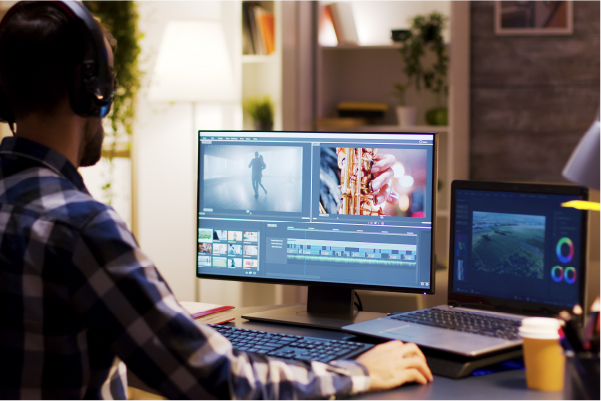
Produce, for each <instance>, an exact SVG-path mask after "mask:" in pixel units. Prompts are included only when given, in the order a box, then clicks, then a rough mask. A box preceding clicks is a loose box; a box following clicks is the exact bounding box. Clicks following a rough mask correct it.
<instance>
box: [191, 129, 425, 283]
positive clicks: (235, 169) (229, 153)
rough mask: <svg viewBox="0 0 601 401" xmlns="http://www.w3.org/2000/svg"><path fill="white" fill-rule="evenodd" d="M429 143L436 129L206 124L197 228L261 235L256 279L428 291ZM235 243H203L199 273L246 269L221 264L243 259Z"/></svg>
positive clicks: (231, 273)
mask: <svg viewBox="0 0 601 401" xmlns="http://www.w3.org/2000/svg"><path fill="white" fill-rule="evenodd" d="M244 135H248V136H244ZM433 145H434V136H433V135H432V134H369V135H366V134H340V133H310V132H307V133H299V132H295V133H286V132H272V133H262V132H200V136H199V185H198V190H199V196H198V202H199V204H198V211H199V216H198V218H199V220H198V227H199V229H210V230H213V231H219V230H223V231H228V232H231V231H234V230H241V231H245V230H246V231H252V232H256V233H258V235H257V244H256V246H257V255H256V258H255V260H256V263H257V269H255V270H256V271H254V272H252V275H253V276H256V277H263V278H275V279H283V280H297V281H298V280H302V281H316V282H342V283H357V284H366V285H379V286H395V287H410V288H419V287H424V289H428V288H430V268H431V247H430V244H431V241H432V203H433V202H432V199H433V197H432V188H433V187H434V185H433V177H434V170H433V165H434V147H433ZM351 161H352V163H355V164H352V163H351ZM353 166H354V167H353ZM345 174H346V177H347V178H346V181H345V179H344V177H343V176H345ZM345 186H346V190H345V189H344V188H345ZM353 191H356V193H357V196H355V197H354V198H353V199H351V195H349V193H351V192H353ZM359 191H361V192H359ZM345 197H346V198H345ZM343 198H345V199H347V201H343V200H342V199H343ZM343 202H346V203H345V205H343ZM349 205H350V206H349ZM287 223H294V228H293V229H290V228H289V226H290V225H289V224H287ZM305 231H306V232H305ZM318 232H322V233H323V232H328V233H329V234H325V235H326V236H327V240H324V234H322V235H321V236H320V235H318V234H317V233H318ZM376 233H377V234H378V236H374V235H373V234H376ZM403 236H404V237H403ZM380 237H382V238H380ZM409 237H412V238H413V239H412V240H410V241H409V240H407V238H409ZM200 243H201V240H200V238H199V244H200ZM319 243H320V244H322V245H321V249H319V253H316V254H313V252H315V251H316V250H317V248H315V247H317V244H319ZM218 244H219V245H221V243H218ZM230 245H233V246H234V247H233V249H231V252H233V255H232V254H229V252H230V248H231V247H230ZM236 245H240V244H239V243H236V242H233V243H231V244H230V243H229V242H228V247H227V252H228V253H227V254H225V255H224V254H222V253H221V252H223V251H224V250H225V249H224V248H223V247H222V246H218V247H215V246H213V249H212V252H211V253H210V255H209V254H208V253H200V251H199V263H198V273H199V274H215V275H228V276H236V275H244V274H246V272H244V271H236V270H234V269H232V270H227V271H226V270H224V269H218V268H217V267H221V266H217V265H216V264H215V263H218V264H220V265H221V264H223V263H224V262H223V258H225V259H226V261H225V263H226V266H227V267H230V266H229V265H231V264H232V263H234V264H235V263H239V262H236V260H235V259H238V258H237V256H238V255H239V253H237V252H240V249H239V248H237V247H236ZM324 246H325V247H326V248H325V249H324ZM295 249H298V250H299V252H298V253H295V252H294V250H295ZM216 251H218V252H219V253H216ZM242 252H243V253H244V248H243V249H242ZM207 257H210V258H212V260H211V261H208V260H207V259H206V258H207ZM242 259H244V257H243V258H242ZM249 263H250V262H249ZM259 266H260V269H259V268H258V267H259ZM341 266H343V267H344V268H345V269H344V270H343V269H341Z"/></svg>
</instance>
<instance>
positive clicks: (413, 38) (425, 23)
mask: <svg viewBox="0 0 601 401" xmlns="http://www.w3.org/2000/svg"><path fill="white" fill-rule="evenodd" d="M410 21H411V29H410V30H409V32H408V33H406V34H405V35H403V37H402V38H401V39H400V43H401V48H400V49H399V52H400V53H401V57H402V59H403V62H404V64H405V67H404V68H403V72H404V73H405V75H406V77H407V84H405V85H401V84H396V85H395V90H396V92H397V94H398V93H401V94H402V97H404V92H405V90H406V89H407V88H409V87H410V86H412V85H414V86H415V88H416V89H417V90H418V91H420V90H421V88H422V87H423V88H425V89H427V90H431V91H432V92H434V93H436V94H437V95H438V102H439V106H438V107H436V108H434V109H432V110H429V111H428V112H427V114H426V121H427V122H428V123H429V124H432V125H446V124H447V121H448V110H447V108H446V107H445V106H444V105H443V104H444V103H443V96H446V94H447V92H448V86H447V70H448V67H449V57H448V56H447V54H446V49H445V45H444V40H443V37H442V31H443V30H444V29H445V27H446V24H447V21H448V17H446V16H444V15H442V14H441V13H439V12H438V11H433V12H432V13H430V14H429V15H416V16H415V17H413V18H412V19H411V20H410ZM427 51H429V52H434V54H435V56H436V61H435V62H434V64H433V65H431V66H426V65H424V56H425V55H426V52H427ZM403 103H404V102H403ZM401 124H402V121H401Z"/></svg>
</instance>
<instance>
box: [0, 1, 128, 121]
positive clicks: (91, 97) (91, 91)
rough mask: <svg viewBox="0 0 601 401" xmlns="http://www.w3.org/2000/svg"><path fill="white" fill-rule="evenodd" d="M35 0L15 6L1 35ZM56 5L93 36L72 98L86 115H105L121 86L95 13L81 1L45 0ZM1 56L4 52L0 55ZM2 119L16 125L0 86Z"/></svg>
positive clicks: (78, 110) (75, 107)
mask: <svg viewBox="0 0 601 401" xmlns="http://www.w3.org/2000/svg"><path fill="white" fill-rule="evenodd" d="M31 3H32V2H24V1H21V2H18V3H17V4H15V5H14V6H12V7H11V8H10V9H9V10H8V11H7V12H6V14H5V15H4V18H2V21H1V22H0V38H1V35H2V33H3V32H4V29H5V27H6V24H7V23H8V21H9V20H10V18H11V16H12V15H14V14H15V13H16V12H17V11H18V10H19V9H20V8H21V7H24V6H27V5H28V4H31ZM44 3H45V4H52V5H54V6H56V8H57V9H59V10H60V11H61V12H62V13H63V14H64V15H65V16H67V18H68V19H69V21H73V22H74V23H75V24H77V25H78V26H79V28H80V29H81V30H82V33H83V34H85V35H87V36H88V37H89V38H90V39H91V46H92V52H91V53H90V56H91V58H90V57H85V59H84V60H83V61H82V62H81V64H79V65H78V66H77V69H76V71H75V75H76V76H75V80H74V85H72V87H70V88H69V101H70V103H71V107H72V108H73V111H74V112H75V113H77V114H78V115H81V116H84V117H105V116H106V115H107V114H108V113H109V111H110V110H111V105H112V103H113V97H114V95H115V91H116V89H117V79H116V77H115V73H114V71H113V69H112V68H111V67H110V66H109V63H108V53H107V49H106V46H105V42H104V36H103V34H102V32H101V31H100V26H99V25H98V23H97V22H96V21H95V20H94V17H93V16H92V13H91V12H90V11H89V10H88V9H87V8H86V7H85V6H84V5H83V4H81V3H80V2H78V1H45V2H44ZM0 56H1V55H0ZM0 121H2V122H8V123H9V124H12V123H14V122H15V116H14V113H13V112H12V110H11V109H10V106H9V104H8V99H7V98H6V95H5V94H4V92H3V91H2V88H0Z"/></svg>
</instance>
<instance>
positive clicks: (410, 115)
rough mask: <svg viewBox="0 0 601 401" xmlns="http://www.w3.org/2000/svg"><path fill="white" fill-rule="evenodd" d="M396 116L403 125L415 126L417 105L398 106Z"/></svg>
mask: <svg viewBox="0 0 601 401" xmlns="http://www.w3.org/2000/svg"><path fill="white" fill-rule="evenodd" d="M396 116H397V119H398V121H399V125H400V126H401V127H413V126H414V125H415V123H416V122H417V108H416V107H415V106H397V107H396Z"/></svg>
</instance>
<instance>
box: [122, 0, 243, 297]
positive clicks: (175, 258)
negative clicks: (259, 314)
mask: <svg viewBox="0 0 601 401" xmlns="http://www.w3.org/2000/svg"><path fill="white" fill-rule="evenodd" d="M238 4H239V3H236V2H223V3H222V2H211V1H207V2H177V1H157V2H154V1H153V2H139V3H138V7H139V12H140V31H141V32H143V33H144V34H145V37H144V39H143V40H142V42H141V47H142V55H141V60H143V62H142V64H141V69H142V70H144V71H146V73H147V75H146V77H145V80H144V84H143V88H142V90H141V91H140V95H139V97H138V115H137V118H136V126H135V130H134V131H135V132H134V145H133V147H132V148H133V152H134V155H133V158H134V164H135V165H134V174H135V177H136V185H137V188H136V191H137V204H136V205H134V207H135V208H136V212H137V216H138V227H137V232H138V240H139V242H140V245H141V247H142V249H143V250H144V251H145V252H146V253H147V254H148V255H149V256H150V258H151V259H152V260H153V261H154V262H155V264H156V266H157V268H158V270H159V271H160V273H161V274H162V275H163V276H164V278H165V279H166V280H167V282H168V284H169V285H170V287H171V289H172V290H173V292H174V293H175V295H176V297H177V298H178V299H179V300H182V301H193V300H195V298H196V284H197V283H196V279H195V278H194V272H195V264H196V258H195V251H194V249H195V246H196V218H195V215H196V175H195V174H196V138H195V134H194V132H195V129H201V128H202V129H236V128H238V129H240V128H241V110H240V107H239V105H237V106H236V105H222V104H212V105H209V104H199V105H197V107H196V108H195V120H196V122H197V125H196V127H193V126H192V118H193V117H192V113H193V111H192V104H191V103H175V104H170V103H167V102H165V103H160V102H159V103H154V102H150V101H149V100H148V88H149V86H150V85H151V78H152V69H153V66H154V63H155V61H156V54H157V52H158V50H159V47H160V42H161V38H162V36H163V32H164V30H165V26H166V24H167V22H168V21H169V20H178V19H179V20H219V21H222V23H223V24H224V31H225V32H226V40H227V41H228V45H229V48H230V54H231V55H232V59H233V60H236V59H235V58H234V56H235V55H237V53H234V51H233V49H236V48H239V47H236V46H237V45H236V43H237V42H236V40H237V37H234V36H233V33H232V32H239V30H238V31H236V29H235V28H234V27H233V26H232V25H233V24H236V23H237V22H238V21H239V19H238V18H236V14H235V13H232V10H231V8H233V7H234V6H236V5H238ZM232 64H233V65H234V68H236V67H237V66H239V62H238V63H236V62H235V61H234V62H233V63H232ZM237 74H238V76H239V75H240V72H239V71H237ZM203 281H204V282H203V283H201V284H200V287H201V299H202V300H203V301H205V302H213V303H228V304H233V305H235V306H238V302H239V295H238V294H239V293H240V290H239V283H223V282H217V283H215V284H212V281H211V280H203Z"/></svg>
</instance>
